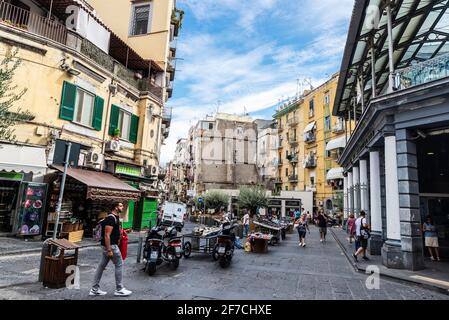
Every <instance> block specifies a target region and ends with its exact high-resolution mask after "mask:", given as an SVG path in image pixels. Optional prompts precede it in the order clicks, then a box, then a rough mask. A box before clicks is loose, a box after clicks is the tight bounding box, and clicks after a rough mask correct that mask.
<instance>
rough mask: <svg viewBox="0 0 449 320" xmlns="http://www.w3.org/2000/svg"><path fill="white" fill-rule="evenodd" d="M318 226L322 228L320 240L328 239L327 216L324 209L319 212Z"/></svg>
mask: <svg viewBox="0 0 449 320" xmlns="http://www.w3.org/2000/svg"><path fill="white" fill-rule="evenodd" d="M316 223H317V225H318V228H319V230H320V242H325V241H326V234H327V218H326V216H325V215H324V212H323V210H320V211H319V212H318V217H317V221H316Z"/></svg>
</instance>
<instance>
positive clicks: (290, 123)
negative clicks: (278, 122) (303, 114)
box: [287, 117, 299, 127]
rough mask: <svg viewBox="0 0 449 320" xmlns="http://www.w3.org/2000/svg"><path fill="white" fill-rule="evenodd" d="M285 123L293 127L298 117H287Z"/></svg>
mask: <svg viewBox="0 0 449 320" xmlns="http://www.w3.org/2000/svg"><path fill="white" fill-rule="evenodd" d="M287 123H288V125H289V126H290V127H294V126H296V125H297V124H298V123H299V119H298V117H293V118H291V119H288V121H287Z"/></svg>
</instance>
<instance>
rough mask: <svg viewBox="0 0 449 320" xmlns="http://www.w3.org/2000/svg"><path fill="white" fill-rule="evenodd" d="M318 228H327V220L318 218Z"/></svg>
mask: <svg viewBox="0 0 449 320" xmlns="http://www.w3.org/2000/svg"><path fill="white" fill-rule="evenodd" d="M318 227H320V228H326V227H327V224H326V218H325V217H324V216H322V215H319V216H318Z"/></svg>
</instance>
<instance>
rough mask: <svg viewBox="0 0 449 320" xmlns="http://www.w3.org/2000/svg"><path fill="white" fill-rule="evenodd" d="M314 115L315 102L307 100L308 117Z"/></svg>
mask: <svg viewBox="0 0 449 320" xmlns="http://www.w3.org/2000/svg"><path fill="white" fill-rule="evenodd" d="M314 115H315V104H314V102H313V99H312V100H310V101H309V117H313V116H314Z"/></svg>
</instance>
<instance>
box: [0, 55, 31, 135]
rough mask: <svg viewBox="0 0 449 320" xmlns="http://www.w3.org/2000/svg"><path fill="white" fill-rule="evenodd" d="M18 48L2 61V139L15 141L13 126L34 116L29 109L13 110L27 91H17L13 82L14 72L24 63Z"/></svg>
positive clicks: (0, 107) (0, 122) (0, 99)
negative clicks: (19, 55)
mask: <svg viewBox="0 0 449 320" xmlns="http://www.w3.org/2000/svg"><path fill="white" fill-rule="evenodd" d="M17 52H18V50H16V51H14V52H13V53H10V54H7V55H6V57H5V58H4V59H3V61H2V62H1V63H0V140H6V141H11V142H12V141H15V140H16V136H15V135H14V128H13V126H14V125H16V124H17V123H19V122H22V121H30V120H33V119H34V116H33V115H32V114H31V113H30V112H29V111H22V110H21V109H20V108H17V109H16V111H11V110H10V109H11V107H12V106H13V105H14V103H15V102H16V101H19V100H20V99H21V98H22V97H23V95H24V94H25V93H26V91H27V89H26V88H25V89H23V90H22V91H20V92H19V93H17V92H16V91H17V87H18V86H17V85H14V84H13V77H14V72H15V71H16V69H17V68H18V67H19V65H20V64H21V63H22V60H21V59H19V58H16V56H17Z"/></svg>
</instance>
